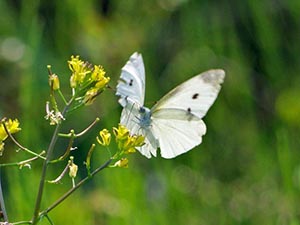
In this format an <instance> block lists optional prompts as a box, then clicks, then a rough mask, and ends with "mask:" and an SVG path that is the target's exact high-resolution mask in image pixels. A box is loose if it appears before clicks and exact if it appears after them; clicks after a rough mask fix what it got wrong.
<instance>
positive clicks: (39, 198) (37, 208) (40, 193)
mask: <svg viewBox="0 0 300 225" xmlns="http://www.w3.org/2000/svg"><path fill="white" fill-rule="evenodd" d="M73 99H74V98H71V100H70V101H69V102H68V104H67V105H66V106H65V108H64V110H63V112H62V115H63V116H64V115H65V114H66V112H67V110H68V108H69V106H70V105H71V104H72V102H73ZM60 125H61V124H60V123H59V124H57V125H56V128H55V130H54V132H53V135H52V138H51V142H50V144H49V147H48V150H47V155H46V160H45V161H44V163H43V168H42V174H41V179H40V184H39V189H38V194H37V198H36V202H35V208H34V212H33V217H32V225H36V224H37V222H38V219H39V211H40V208H41V201H42V196H43V191H44V185H45V179H46V172H47V167H48V163H49V162H50V158H51V156H52V153H53V150H54V146H55V144H56V141H57V138H58V133H59V129H60Z"/></svg>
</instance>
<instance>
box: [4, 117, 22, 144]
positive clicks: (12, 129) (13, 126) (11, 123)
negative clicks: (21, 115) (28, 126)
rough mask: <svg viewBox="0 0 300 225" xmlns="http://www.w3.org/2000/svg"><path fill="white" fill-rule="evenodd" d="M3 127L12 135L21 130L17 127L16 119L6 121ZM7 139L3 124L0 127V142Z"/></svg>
mask: <svg viewBox="0 0 300 225" xmlns="http://www.w3.org/2000/svg"><path fill="white" fill-rule="evenodd" d="M4 123H5V126H6V128H7V130H8V132H9V133H11V134H14V133H17V132H18V131H20V130H21V128H20V127H19V125H20V123H19V121H18V120H17V119H14V120H12V119H9V120H7V121H5V122H4ZM6 138H7V133H6V131H5V129H4V126H3V124H1V125H0V141H4V140H5V139H6Z"/></svg>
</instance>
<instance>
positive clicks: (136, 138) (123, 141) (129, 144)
mask: <svg viewBox="0 0 300 225" xmlns="http://www.w3.org/2000/svg"><path fill="white" fill-rule="evenodd" d="M113 132H114V135H115V136H116V142H117V144H118V148H119V150H120V151H122V152H124V153H126V154H128V153H133V152H135V151H136V149H135V148H136V147H141V146H142V145H143V144H144V140H145V137H143V136H142V135H130V133H129V130H128V129H127V128H126V127H125V126H123V125H121V124H119V126H118V128H116V127H114V128H113Z"/></svg>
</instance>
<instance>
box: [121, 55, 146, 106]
mask: <svg viewBox="0 0 300 225" xmlns="http://www.w3.org/2000/svg"><path fill="white" fill-rule="evenodd" d="M116 95H118V96H120V99H119V102H120V104H121V105H122V106H123V107H124V106H125V105H126V104H127V103H128V102H134V103H138V104H139V105H141V106H143V104H144V98H145V69H144V63H143V58H142V56H141V55H140V54H138V53H136V52H135V53H134V54H132V56H131V57H130V59H129V61H128V62H127V63H126V65H125V66H124V67H123V68H122V72H121V76H120V80H119V82H118V85H117V93H116Z"/></svg>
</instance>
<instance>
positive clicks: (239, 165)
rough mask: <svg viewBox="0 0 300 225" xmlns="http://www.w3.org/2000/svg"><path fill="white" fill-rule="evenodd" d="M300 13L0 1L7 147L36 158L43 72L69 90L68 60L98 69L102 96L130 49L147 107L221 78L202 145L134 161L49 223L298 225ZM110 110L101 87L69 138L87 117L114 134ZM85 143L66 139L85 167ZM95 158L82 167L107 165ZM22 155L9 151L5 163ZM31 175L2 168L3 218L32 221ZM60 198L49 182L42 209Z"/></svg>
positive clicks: (167, 3) (261, 5) (43, 129)
mask: <svg viewBox="0 0 300 225" xmlns="http://www.w3.org/2000/svg"><path fill="white" fill-rule="evenodd" d="M299 9H300V5H299V3H298V1H296V0H295V1H292V0H290V1H286V2H280V1H221V2H218V3H215V2H211V1H196V0H190V1H175V0H164V1H144V2H142V3H141V2H140V1H136V0H131V1H109V0H103V1H89V2H87V1H75V2H74V1H64V2H63V3H62V2H60V1H48V2H42V1H1V2H0V14H1V18H0V49H1V52H0V53H1V54H0V84H1V88H0V116H1V117H2V116H4V115H5V116H8V117H18V118H20V122H21V126H22V128H23V130H22V132H21V133H20V134H18V138H19V139H20V140H21V141H22V143H24V145H26V146H28V147H30V148H32V149H34V150H37V151H40V150H42V149H46V148H47V145H48V143H49V140H50V137H51V128H49V127H48V122H46V121H44V119H43V116H44V114H45V112H44V105H45V101H46V100H47V98H48V84H47V70H46V65H47V64H51V65H52V68H53V70H54V72H55V73H58V74H59V75H60V77H61V82H62V83H63V82H65V83H67V82H68V80H69V71H68V69H67V64H66V61H67V60H68V59H69V57H70V55H72V54H75V55H76V54H79V55H81V56H82V58H85V59H87V60H89V61H91V62H92V63H95V64H102V65H103V66H104V68H105V69H106V71H107V74H108V75H109V76H110V77H111V78H112V82H111V85H112V86H113V87H114V85H115V84H116V81H117V79H118V76H119V74H120V69H121V67H122V66H123V65H124V63H125V62H126V61H127V60H128V57H129V56H130V54H131V53H132V52H134V51H139V52H141V53H143V56H144V61H145V67H146V75H147V84H146V100H145V102H146V105H148V106H151V105H152V104H153V103H154V102H155V101H156V100H158V99H159V98H160V97H162V96H163V95H164V94H165V93H166V92H167V91H168V90H170V89H171V88H173V87H174V86H176V85H177V84H179V83H180V82H182V81H184V80H186V79H187V78H189V77H191V76H193V75H195V74H197V73H199V72H202V71H204V70H207V69H210V68H224V69H225V70H226V73H227V76H226V79H225V82H224V85H223V88H222V90H221V92H220V96H219V97H218V99H217V101H216V103H215V105H214V106H213V107H212V108H211V110H210V111H209V112H208V115H207V116H206V117H205V119H204V120H205V122H206V124H207V127H208V132H207V134H206V135H205V136H204V139H203V144H202V145H200V146H199V147H197V148H195V149H194V150H193V151H190V152H189V153H187V154H185V155H183V156H180V157H178V158H176V159H173V160H163V159H160V158H155V159H152V160H147V159H145V158H144V157H142V156H140V155H139V154H138V153H137V154H135V155H132V156H131V157H130V167H129V169H126V170H125V169H124V170H121V169H107V170H104V171H103V172H101V173H100V174H99V175H97V176H96V177H95V179H94V180H93V181H91V182H90V183H89V184H87V185H86V186H85V187H84V188H83V189H81V191H79V192H77V193H76V194H75V195H73V196H71V197H70V198H69V199H68V200H67V201H66V202H64V203H63V204H62V205H61V206H59V207H58V208H57V209H55V210H54V211H53V212H51V213H50V217H51V218H52V219H53V221H54V222H55V224H130V225H132V224H143V225H147V224H172V223H173V224H299V221H300V220H299V210H298V209H299V207H300V205H299V202H300V201H299V188H300V164H299V158H300V154H299V146H300V143H299V140H300V139H299V135H298V134H299V116H298V114H299V101H297V99H299V96H300V94H299V92H298V91H297V90H298V89H299V84H300V82H299V76H298V74H299V72H300V69H299V63H298V62H299V60H298V58H299V53H300V51H299V47H300V46H299V41H298V38H297V37H299V31H300V30H299V19H298V18H299V12H300V10H299ZM120 110H121V109H120V106H119V105H118V104H117V99H116V97H115V96H114V90H108V91H107V92H106V93H105V94H104V96H103V97H102V96H100V98H99V99H98V100H97V102H96V103H95V104H94V105H93V106H91V107H90V108H89V109H87V110H84V111H82V113H81V114H80V115H73V116H72V117H73V118H74V121H80V123H74V124H69V123H68V129H69V127H72V128H75V130H78V131H79V130H81V129H82V128H83V127H84V126H85V124H88V123H89V122H91V121H92V120H93V118H94V117H96V116H100V117H101V123H100V125H99V126H98V127H97V128H99V129H100V128H103V127H107V126H108V127H111V126H115V125H117V123H118V120H119V116H120ZM79 118H80V120H79ZM68 129H67V128H66V132H67V131H68ZM94 134H96V131H95V132H94ZM89 137H90V138H93V137H94V136H93V134H90V136H89ZM87 141H88V138H87V139H83V140H79V141H78V143H77V144H78V146H79V147H80V150H79V151H78V152H76V153H74V154H75V156H76V157H75V159H78V160H79V159H81V161H82V160H83V159H84V157H85V154H86V152H87V149H88V148H89V145H88V144H86V143H85V142H87ZM7 146H8V144H7ZM60 148H62V149H63V148H64V143H63V142H62V143H61V146H60ZM96 155H97V159H94V160H93V165H94V164H97V163H100V162H102V161H103V158H104V157H107V153H106V152H104V150H103V152H101V150H99V151H98V150H97V153H96ZM20 158H22V156H21V154H20V153H15V151H14V149H13V148H8V147H7V149H6V150H5V159H6V160H10V161H16V160H17V159H20ZM3 159H4V158H2V159H1V162H2V160H3ZM39 165H40V164H39V163H34V164H33V165H32V169H31V170H29V169H27V168H24V169H22V170H19V169H17V168H5V169H3V171H2V173H4V174H5V178H6V179H7V182H5V181H4V189H5V198H6V203H7V208H8V212H9V216H10V218H15V219H20V220H21V219H30V217H31V215H32V211H33V205H34V201H35V197H36V191H37V190H36V189H37V184H38V181H39V175H40V171H38V168H39ZM59 166H61V167H63V165H59ZM59 166H58V167H59ZM79 166H80V167H81V169H80V173H83V172H84V167H83V165H79ZM59 171H60V170H59V168H54V169H50V170H49V172H50V174H49V179H51V178H53V177H55V176H57V174H58V173H59ZM68 187H70V182H69V180H67V179H65V180H63V183H62V184H59V185H49V184H47V185H46V190H45V195H44V196H45V198H44V200H43V207H46V206H47V205H49V204H50V203H51V202H53V201H54V200H55V199H56V198H57V197H58V196H60V193H62V192H64V191H66V190H67V188H68ZM42 224H47V223H46V221H44V223H42Z"/></svg>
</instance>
